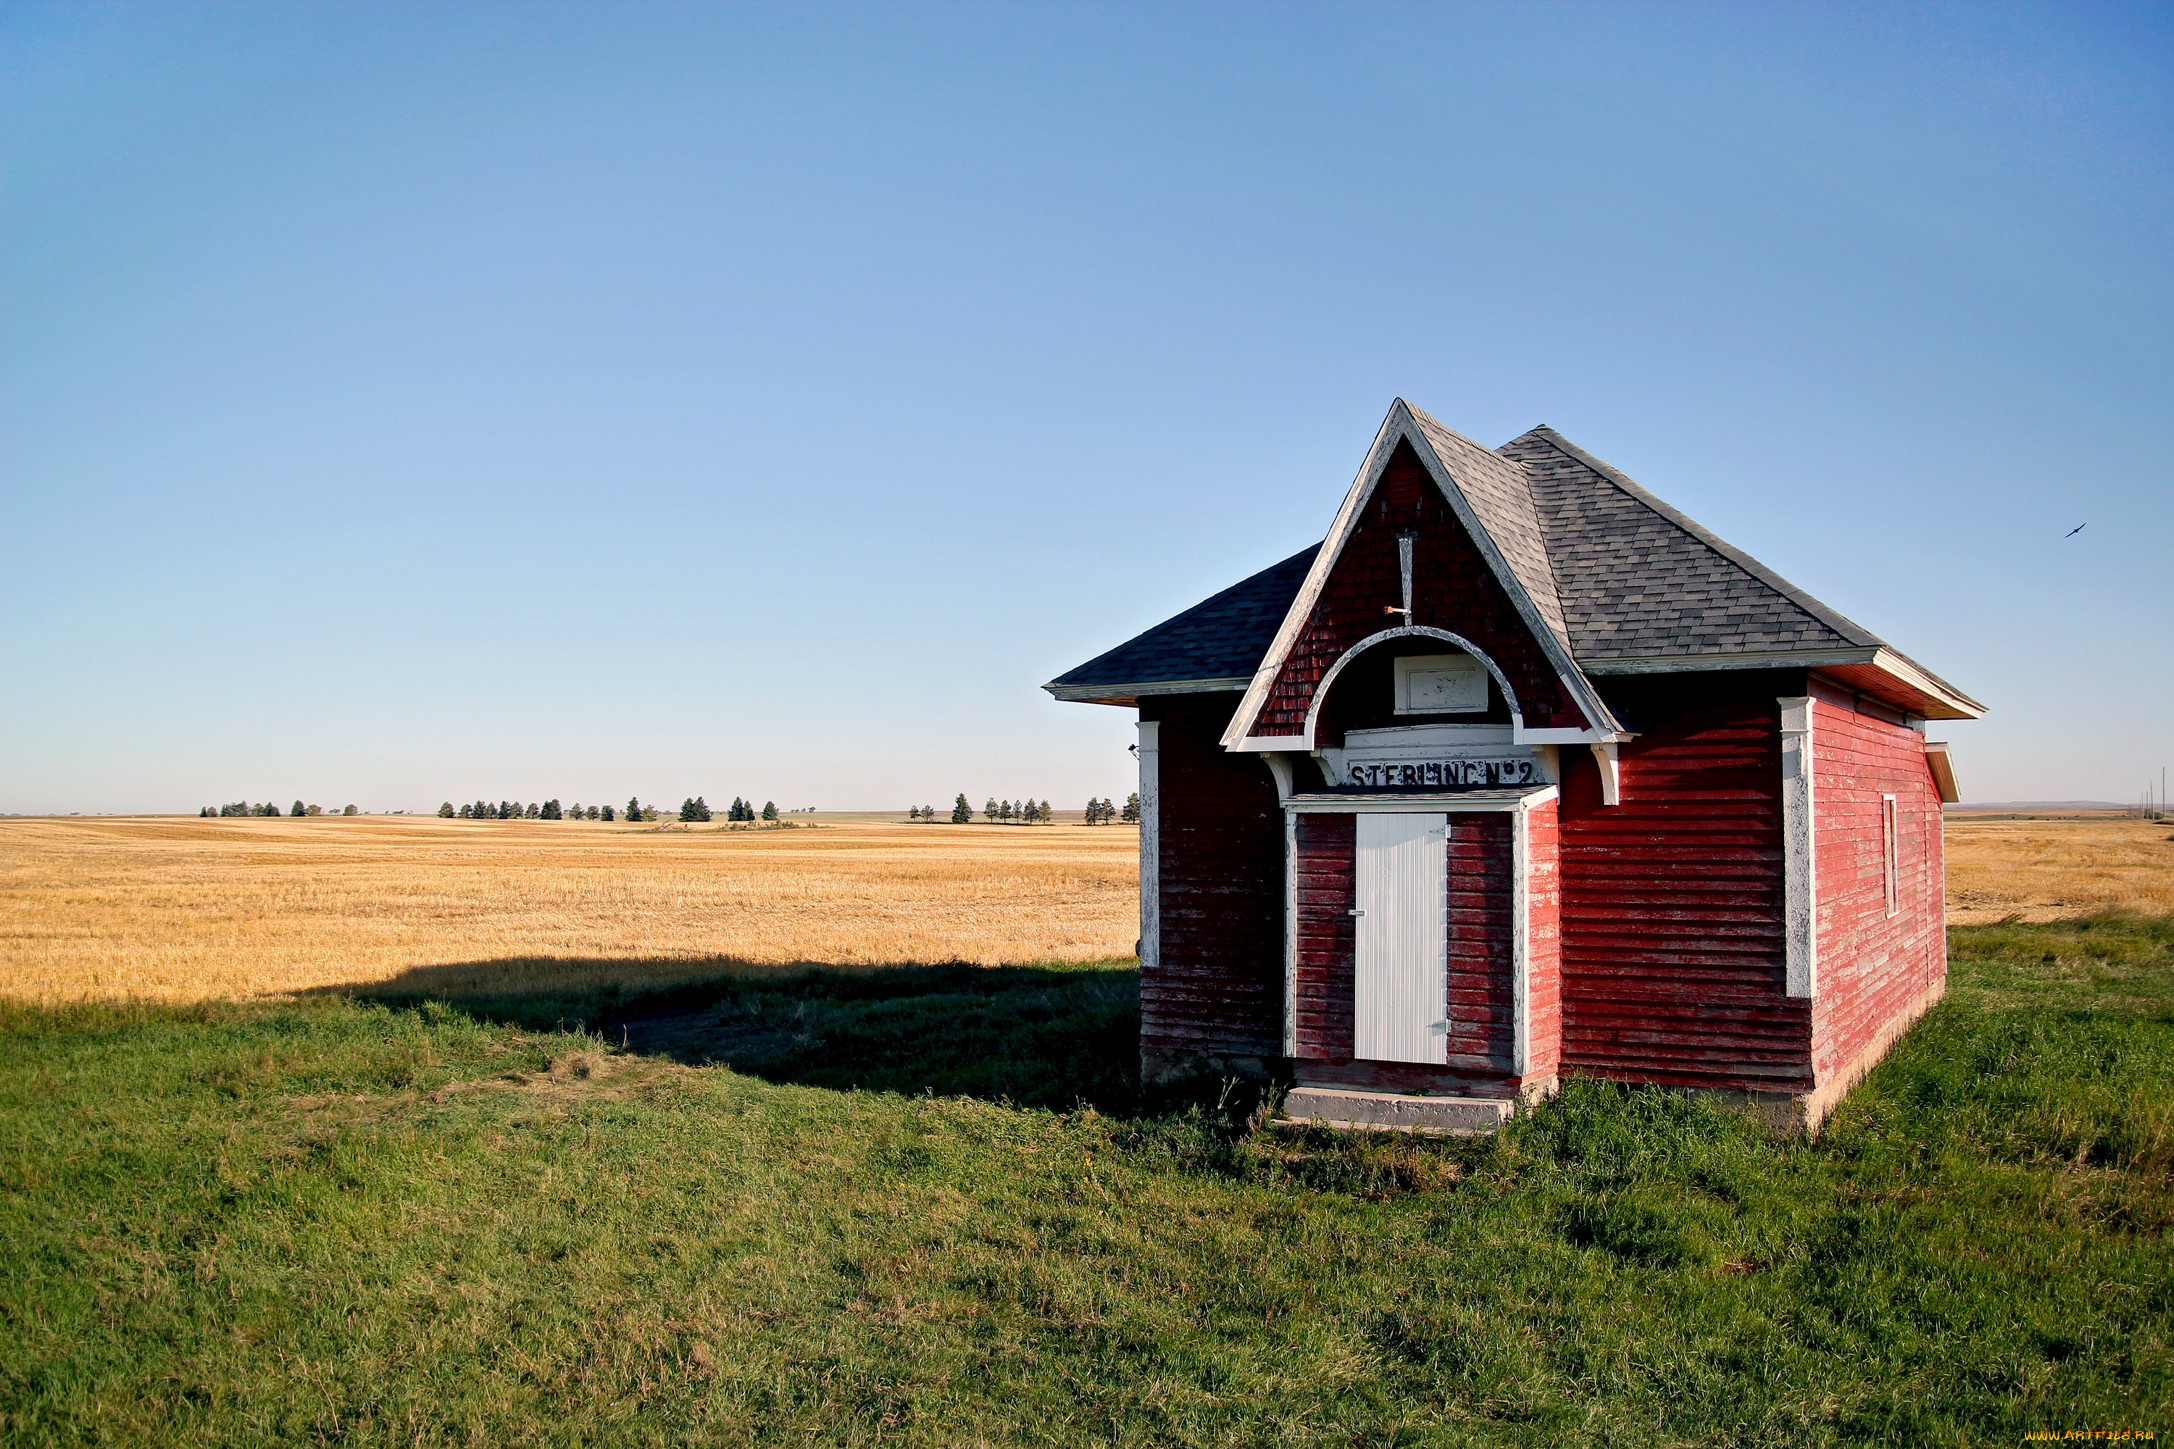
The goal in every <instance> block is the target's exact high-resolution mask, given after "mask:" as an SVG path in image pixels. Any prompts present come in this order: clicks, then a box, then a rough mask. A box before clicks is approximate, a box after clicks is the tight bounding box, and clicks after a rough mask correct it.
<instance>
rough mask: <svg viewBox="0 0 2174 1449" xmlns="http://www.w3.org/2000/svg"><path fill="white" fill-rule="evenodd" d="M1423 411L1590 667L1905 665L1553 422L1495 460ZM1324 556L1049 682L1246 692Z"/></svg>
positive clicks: (1512, 559)
mask: <svg viewBox="0 0 2174 1449" xmlns="http://www.w3.org/2000/svg"><path fill="white" fill-rule="evenodd" d="M1412 416H1413V418H1414V419H1415V420H1416V421H1417V422H1418V424H1419V427H1420V431H1421V432H1422V433H1423V434H1424V435H1425V438H1426V441H1427V443H1428V445H1429V446H1431V447H1432V448H1433V449H1434V452H1435V455H1436V458H1437V459H1438V461H1439V462H1440V463H1441V464H1442V466H1443V467H1444V468H1445V469H1446V470H1447V471H1448V473H1449V475H1450V478H1451V480H1452V481H1453V482H1454V483H1456V485H1457V487H1458V490H1459V491H1460V492H1461V493H1462V494H1463V496H1464V499H1465V501H1466V503H1467V504H1468V505H1469V506H1470V508H1471V510H1472V514H1473V516H1474V518H1476V519H1477V521H1478V522H1479V524H1480V527H1481V528H1482V529H1484V530H1485V531H1486V533H1487V535H1488V537H1489V538H1490V539H1491V540H1492V541H1493V543H1494V545H1495V548H1496V549H1497V550H1498V551H1499V552H1500V553H1501V555H1502V558H1503V560H1504V562H1505V563H1506V564H1507V565H1508V566H1509V568H1510V571H1511V572H1512V573H1514V574H1515V575H1516V576H1517V579H1518V582H1519V583H1520V584H1521V585H1522V586H1523V588H1524V591H1525V593H1526V594H1527V595H1528V596H1529V597H1530V598H1531V600H1532V602H1533V606H1534V609H1535V610H1536V611H1537V612H1538V614H1539V615H1540V618H1541V620H1542V622H1543V623H1544V624H1545V626H1546V627H1547V628H1549V629H1551V630H1553V631H1554V632H1555V634H1556V637H1557V638H1558V639H1559V640H1561V641H1562V642H1563V644H1564V647H1565V650H1566V652H1567V653H1568V654H1569V656H1570V657H1571V658H1572V659H1574V660H1576V661H1577V663H1578V664H1579V665H1580V666H1584V667H1594V668H1605V667H1606V666H1608V665H1610V664H1613V665H1614V666H1615V669H1614V670H1611V671H1609V672H1619V671H1621V670H1622V669H1624V668H1626V667H1628V668H1632V669H1636V668H1638V667H1639V666H1638V665H1636V664H1634V663H1629V661H1645V660H1650V661H1654V663H1655V665H1656V666H1657V667H1660V668H1664V669H1665V668H1668V667H1670V666H1669V665H1668V664H1667V663H1666V662H1665V661H1671V660H1684V661H1688V660H1690V659H1693V658H1701V659H1704V660H1705V661H1707V663H1706V664H1705V667H1707V668H1712V667H1716V663H1717V661H1722V662H1723V663H1722V667H1726V666H1725V660H1726V657H1727V656H1729V655H1732V654H1742V655H1747V656H1748V655H1758V656H1763V657H1762V659H1761V660H1760V664H1761V665H1762V666H1763V665H1766V664H1770V663H1773V662H1776V661H1775V660H1774V659H1773V656H1775V655H1777V654H1795V653H1805V654H1811V653H1816V652H1818V651H1824V650H1863V649H1879V650H1883V651H1885V654H1883V656H1882V657H1886V655H1894V657H1895V658H1897V659H1900V658H1901V656H1900V655H1899V654H1895V652H1894V651H1893V650H1892V649H1891V648H1890V647H1889V646H1887V645H1886V644H1885V642H1884V641H1883V640H1881V639H1880V638H1879V637H1878V636H1877V635H1875V634H1874V633H1872V631H1871V630H1869V629H1866V628H1865V627H1864V626H1863V625H1861V624H1858V623H1855V622H1853V621H1852V620H1850V619H1848V618H1845V617H1844V616H1843V615H1841V614H1839V613H1837V612H1835V611H1834V610H1833V609H1830V608H1828V607H1827V606H1826V605H1825V604H1822V603H1820V602H1819V600H1817V599H1815V598H1813V597H1812V596H1811V595H1810V594H1807V593H1805V592H1804V591H1803V590H1802V589H1800V588H1798V587H1797V586H1796V585H1794V584H1792V583H1790V582H1789V581H1788V580H1787V579H1784V578H1782V577H1781V576H1780V575H1778V574H1776V573H1774V572H1773V570H1771V569H1769V568H1767V567H1766V566H1765V565H1763V564H1761V563H1760V562H1759V561H1758V560H1756V559H1754V558H1752V557H1751V556H1750V555H1749V554H1746V553H1745V552H1743V551H1742V550H1741V549H1738V548H1735V547H1733V546H1731V545H1730V544H1728V543H1725V542H1723V541H1722V540H1721V539H1719V538H1716V537H1715V536H1714V535H1713V534H1711V533H1709V532H1707V531H1706V530H1705V529H1704V528H1701V527H1700V526H1699V525H1698V524H1697V523H1695V522H1693V521H1692V520H1691V519H1689V518H1686V517H1685V516H1684V515H1683V514H1681V513H1679V512H1677V511H1676V510H1675V509H1673V508H1671V507H1669V506H1668V505H1667V504H1666V503H1663V502H1662V501H1661V500H1660V499H1658V498H1656V497H1654V496H1653V495H1652V494H1650V493H1648V492H1646V490H1645V489H1643V488H1641V487H1639V486H1638V485H1637V484H1636V483H1633V482H1632V481H1631V480H1630V479H1629V478H1627V477H1625V476H1624V475H1623V474H1622V473H1620V472H1618V471H1617V470H1616V469H1614V468H1612V467H1610V466H1609V465H1608V464H1606V463H1604V462H1602V461H1601V460H1600V459H1598V458H1595V457H1593V456H1592V455H1591V454H1590V453H1587V452H1585V451H1584V450H1583V449H1581V448H1579V447H1577V446H1576V445H1575V444H1573V443H1571V442H1570V441H1569V440H1567V439H1566V438H1564V437H1563V436H1562V435H1561V434H1559V433H1557V432H1556V431H1555V430H1554V429H1553V428H1548V427H1538V428H1534V429H1533V430H1532V431H1530V432H1528V433H1526V434H1524V435H1523V436H1522V437H1519V438H1516V439H1514V440H1512V441H1510V442H1508V443H1505V444H1503V445H1502V447H1501V448H1499V449H1496V450H1493V451H1490V450H1488V449H1486V448H1482V447H1481V446H1480V445H1479V444H1477V443H1475V442H1473V441H1472V440H1471V439H1470V438H1467V437H1464V436H1463V435H1461V434H1459V433H1455V432H1452V431H1451V430H1450V429H1448V428H1445V427H1443V426H1442V425H1441V424H1440V423H1439V422H1437V421H1435V420H1434V419H1433V418H1431V417H1428V416H1427V415H1426V414H1425V413H1423V412H1420V411H1419V410H1418V409H1416V408H1414V409H1412ZM1319 549H1320V545H1319V544H1316V545H1314V547H1312V548H1309V549H1306V550H1304V551H1303V552H1301V553H1296V554H1293V555H1292V556H1291V557H1290V558H1287V559H1285V560H1284V561H1283V562H1282V563H1279V564H1276V565H1275V566H1273V567H1271V568H1267V569H1263V570H1262V571H1261V572H1259V573H1257V574H1255V575H1253V577H1251V578H1249V579H1247V580H1245V581H1244V582H1243V583H1240V584H1237V585H1235V586H1234V587H1232V588H1228V589H1225V590H1224V591H1223V592H1221V593H1219V594H1217V595H1215V596H1214V597H1213V598H1211V599H1208V600H1206V601H1205V602H1202V603H1200V604H1196V605H1195V606H1193V607H1192V608H1190V609H1188V610H1186V611H1185V612H1184V613H1182V614H1180V615H1178V616H1177V617H1176V618H1174V619H1170V620H1168V621H1166V622H1164V623H1161V624H1158V625H1156V626H1155V627H1154V628H1152V629H1150V630H1148V631H1147V632H1146V633H1144V634H1142V635H1140V636H1139V637H1137V638H1135V639H1131V640H1128V641H1127V642H1126V643H1123V644H1120V645H1119V646H1118V647H1117V648H1115V649H1112V650H1111V651H1109V652H1108V653H1107V654H1103V655H1100V656H1098V657H1097V658H1094V659H1090V660H1089V661H1087V663H1085V664H1082V665H1080V666H1079V667H1078V668H1077V669H1074V670H1071V671H1070V672H1068V673H1066V674H1063V675H1061V676H1059V677H1058V678H1057V679H1055V680H1052V681H1051V682H1050V683H1049V684H1048V685H1046V686H1044V687H1045V688H1047V689H1049V690H1050V691H1051V692H1053V693H1056V694H1058V695H1059V696H1060V697H1065V698H1100V697H1114V695H1115V691H1113V692H1112V694H1111V695H1109V696H1102V695H1097V694H1096V693H1095V692H1094V691H1095V688H1096V687H1098V686H1103V685H1131V684H1140V685H1145V684H1158V683H1159V684H1177V685H1179V686H1180V687H1183V686H1184V685H1185V684H1186V683H1187V682H1191V683H1192V685H1193V687H1195V688H1199V687H1202V686H1203V685H1204V684H1205V683H1206V682H1207V681H1210V680H1213V681H1216V682H1217V687H1231V688H1236V687H1240V686H1241V685H1242V684H1243V682H1244V681H1245V679H1246V678H1247V677H1248V676H1250V675H1252V673H1253V672H1254V671H1255V670H1256V669H1257V668H1259V666H1260V662H1261V658H1262V656H1263V655H1264V654H1266V652H1267V651H1268V648H1269V646H1270V645H1271V644H1272V643H1273V642H1274V641H1275V637H1276V631H1277V628H1278V626H1279V625H1280V624H1281V623H1282V622H1283V617H1284V615H1285V614H1286V613H1288V612H1289V610H1290V606H1291V601H1292V600H1293V599H1294V598H1295V597H1297V595H1298V591H1299V588H1300V586H1301V585H1302V584H1303V583H1304V582H1305V579H1306V574H1307V570H1308V569H1309V567H1310V566H1311V565H1312V562H1313V558H1314V555H1315V554H1316V553H1317V552H1318V551H1319ZM1830 662H1832V661H1831V659H1830ZM1903 662H1904V663H1908V661H1907V660H1904V661H1903ZM1679 667H1680V666H1679ZM1910 667H1911V668H1913V669H1915V668H1918V666H1916V665H1914V664H1911V665H1910ZM1928 678H1931V679H1932V682H1933V683H1934V684H1937V685H1940V686H1941V687H1942V688H1945V689H1948V690H1950V691H1952V690H1953V686H1951V685H1946V684H1945V683H1944V682H1943V681H1940V680H1938V679H1937V678H1936V677H1932V676H1928Z"/></svg>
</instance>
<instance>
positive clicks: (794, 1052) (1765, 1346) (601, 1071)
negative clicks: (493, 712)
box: [0, 918, 2174, 1445]
mask: <svg viewBox="0 0 2174 1449" xmlns="http://www.w3.org/2000/svg"><path fill="white" fill-rule="evenodd" d="M1956 945H1957V950H1956V963H1955V985H1954V990H1953V992H1952V993H1951V995H1950V997H1949V999H1948V1000H1947V1001H1946V1002H1944V1003H1943V1004H1942V1005H1941V1006H1940V1007H1939V1008H1938V1009H1937V1010H1936V1011H1935V1012H1934V1013H1933V1015H1932V1016H1930V1017H1929V1018H1928V1019H1927V1020H1926V1021H1925V1022H1924V1023H1922V1024H1921V1025H1920V1026H1919V1027H1918V1028H1917V1029H1916V1030H1915V1031H1913V1032H1912V1033H1911V1034H1910V1036H1909V1037H1908V1038H1907V1039H1906V1040H1905V1041H1904V1042H1903V1043H1902V1045H1901V1046H1900V1048H1899V1049H1898V1050H1897V1051H1896V1052H1895V1053H1894V1055H1893V1056H1892V1057H1890V1059H1889V1060H1888V1061H1887V1062H1886V1063H1885V1064H1884V1065H1883V1066H1882V1067H1881V1068H1880V1069H1879V1070H1878V1071H1877V1072H1876V1073H1875V1074H1874V1075H1873V1076H1872V1077H1871V1078H1870V1079H1869V1080H1868V1081H1867V1082H1866V1083H1865V1085H1864V1086H1863V1087H1862V1088H1860V1089H1859V1090H1858V1091H1857V1092H1856V1093H1855V1094H1854V1095H1853V1096H1852V1097H1851V1099H1850V1100H1849V1101H1848V1102H1847V1103H1846V1104H1845V1105H1844V1106H1843V1108H1842V1109H1841V1110H1840V1111H1839V1113H1838V1114H1837V1115H1836V1117H1835V1118H1834V1120H1833V1121H1832V1123H1831V1125H1830V1127H1829V1129H1828V1130H1827V1132H1826V1133H1825V1134H1824V1135H1823V1136H1822V1137H1821V1138H1820V1140H1819V1141H1817V1142H1816V1143H1811V1144H1805V1143H1790V1142H1777V1141H1774V1140H1772V1139H1769V1138H1767V1137H1765V1136H1763V1135H1761V1134H1760V1133H1758V1132H1757V1131H1755V1130H1753V1129H1751V1128H1749V1127H1748V1126H1746V1125H1745V1124H1744V1123H1743V1122H1742V1121H1740V1120H1738V1119H1736V1118H1734V1117H1731V1116H1729V1115H1728V1114H1725V1113H1722V1112H1718V1111H1715V1110H1713V1109H1711V1108H1708V1107H1704V1106H1700V1105H1696V1104H1689V1103H1685V1102H1683V1101H1680V1100H1678V1099H1676V1098H1673V1097H1669V1096H1666V1095H1662V1094H1653V1093H1644V1094H1639V1093H1623V1092H1619V1091H1617V1090H1614V1089H1611V1088H1607V1087H1603V1086H1599V1085H1596V1084H1573V1085H1572V1086H1571V1087H1570V1088H1569V1089H1568V1090H1566V1091H1565V1093H1564V1094H1563V1096H1562V1097H1561V1098H1559V1099H1558V1100H1557V1101H1556V1102H1554V1103H1552V1104H1550V1105H1549V1106H1547V1107H1545V1108H1544V1109H1542V1110H1541V1111H1539V1112H1538V1113H1536V1114H1534V1115H1533V1116H1531V1117H1530V1118H1527V1119H1524V1120H1521V1121H1519V1122H1517V1123H1516V1124H1514V1125H1513V1126H1512V1128H1511V1129H1510V1130H1509V1131H1507V1132H1505V1133H1504V1134H1503V1135H1502V1136H1501V1137H1499V1138H1496V1139H1488V1140H1479V1141H1467V1142H1426V1141H1413V1140H1409V1139H1401V1138H1400V1139H1396V1140H1358V1141H1351V1140H1340V1139H1337V1138H1335V1137H1333V1136H1330V1135H1327V1134H1315V1135H1309V1136H1303V1137H1291V1136H1286V1135H1282V1134H1279V1133H1276V1132H1261V1133H1248V1132H1246V1131H1244V1130H1243V1126H1244V1124H1243V1122H1242V1120H1239V1119H1241V1118H1242V1117H1243V1109H1244V1106H1245V1104H1243V1103H1237V1104H1225V1106H1226V1110H1217V1104H1213V1103H1209V1104H1201V1105H1196V1106H1194V1107H1193V1108H1191V1109H1190V1110H1185V1111H1174V1112H1172V1111H1164V1112H1160V1113H1149V1112H1146V1111H1143V1110H1142V1107H1141V1104H1140V1103H1138V1102H1137V1101H1136V1100H1135V1095H1134V1089H1133V1079H1132V1075H1131V1072H1132V1059H1133V1032H1134V1030H1135V1028H1136V1015H1135V1012H1136V1008H1135V1005H1134V1002H1135V992H1136V984H1135V983H1136V978H1135V977H1134V975H1133V973H1132V972H1131V971H1130V970H1129V969H1127V968H1128V967H1129V963H1122V964H1119V963H1107V964H1101V965H1074V966H1063V967H1043V968H1034V967H1006V968H997V969H988V970H975V969H968V968H948V969H918V970H915V969H909V970H899V971H891V972H875V973H867V974H863V975H859V976H850V975H848V976H840V975H829V976H816V977H806V978H802V979H800V980H797V981H769V982H759V981H725V982H715V983H710V984H708V985H683V986H680V987H677V988H675V989H674V990H673V991H672V992H671V993H670V994H669V995H668V996H666V997H665V998H664V999H662V1000H657V1001H649V1002H635V1001H632V1000H630V999H629V998H628V996H627V995H625V994H624V993H614V992H610V991H597V990H590V991H586V992H580V991H575V992H570V993H569V992H546V993H542V994H538V995H516V996H505V997H502V998H499V999H496V1000H477V1001H474V1002H471V1003H470V1004H469V1005H467V1006H466V1007H464V1008H461V1009H454V1008H450V1007H446V1006H442V1005H433V1004H413V1003H406V1002H398V1001H395V1002H391V1003H387V1002H371V1001H367V1000H357V999H353V998H349V997H345V996H329V997H321V998H314V999H308V998H305V999H299V1000H293V1001H286V1002H259V1003H244V1004H218V1003H200V1004H195V1005H178V1004H149V1003H96V1004H83V1005H77V1006H72V1007H60V1008H33V1007H25V1006H14V1007H6V1008H0V1032H4V1034H5V1039H6V1049H5V1050H4V1051H0V1318H4V1321H5V1325H6V1340H5V1341H6V1343H7V1345H8V1350H7V1352H6V1353H5V1354H4V1355H0V1439H4V1440H5V1441H6V1442H8V1443H11V1444H44V1443H54V1444H89V1443H101V1444H171V1443H209V1444H265V1445H270V1444H292V1443H327V1444H330V1443H338V1444H386V1445H391V1444H403V1445H407V1444H538V1445H544V1444H550V1445H558V1444H569V1445H570V1444H594V1443H604V1442H612V1443H631V1444H660V1445H661V1444H685V1443H717V1444H754V1443H777V1444H878V1443H894V1444H945V1445H952V1444H1005V1445H1009V1444H1100V1443H1120V1444H1204V1445H1205V1444H1217V1445H1222V1444H1231V1445H1236V1444H1267V1443H1289V1444H1337V1445H1344V1444H1361V1443H1363V1444H1388V1443H1396V1444H1404V1445H1411V1444H1532V1445H1543V1444H1544V1445H1561V1444H1670V1445H1679V1444H1680V1445H1691V1444H1699V1445H1705V1444H1774V1445H1784V1444H1791V1445H1793V1444H1883V1445H1884V1444H1901V1443H1909V1444H1965V1443H1986V1444H1992V1443H2000V1444H2009V1443H2015V1442H2018V1440H2019V1439H2020V1438H2021V1436H2022V1435H2023V1434H2024V1433H2025V1432H2026V1431H2031V1430H2042V1429H2053V1430H2063V1429H2154V1430H2157V1431H2158V1432H2160V1433H2165V1432H2168V1431H2169V1430H2174V1415H2170V1413H2169V1406H2170V1396H2174V1377H2170V1375H2174V1253H2169V1251H2168V1243H2167V1230H2168V1227H2169V1224H2170V1222H2174V922H2168V921H2157V922H2153V921H2149V920H2142V919H2136V918H2127V919H2105V920H2099V921H2093V922H2088V923H2083V924H2068V925H2056V926H2033V925H2024V924H2016V925H2008V926H1997V927H1982V928H1965V929H1963V930H1960V931H1959V932H1958V933H1957V943H1956ZM637 1007H639V1008H640V1009H639V1010H638V1011H637V1010H636V1008H637ZM630 1015H632V1016H634V1017H635V1018H636V1019H637V1020H639V1021H641V1022H643V1023H645V1027H644V1031H645V1032H646V1033H647V1034H646V1035H637V1034H636V1033H634V1032H632V1031H630V1030H627V1029H626V1028H624V1027H622V1026H620V1025H619V1023H620V1022H621V1021H622V1020H624V1019H625V1018H627V1017H629V1016H630ZM562 1021H563V1022H566V1023H567V1024H568V1025H569V1026H573V1025H574V1024H576V1023H579V1024H580V1026H581V1027H582V1028H584V1030H582V1031H571V1030H563V1031H562V1030H557V1029H555V1024H556V1023H558V1022H562ZM622 1031H625V1032H626V1035H625V1037H624V1038H623V1039H625V1040H628V1041H629V1043H630V1044H629V1046H627V1047H626V1048H621V1047H620V1046H619V1045H618V1042H619V1041H620V1040H621V1039H622V1036H621V1033H622ZM720 1057H721V1058H723V1059H724V1060H726V1061H731V1062H733V1063H734V1065H732V1066H724V1065H715V1064H710V1065H703V1064H702V1063H704V1062H706V1061H713V1060H714V1059H716V1058H720Z"/></svg>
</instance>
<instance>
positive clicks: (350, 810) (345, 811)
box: [340, 805, 362, 815]
mask: <svg viewBox="0 0 2174 1449" xmlns="http://www.w3.org/2000/svg"><path fill="white" fill-rule="evenodd" d="M340 813H341V814H342V815H360V814H361V813H362V812H361V811H360V810H357V809H356V808H355V807H354V806H352V805H347V806H343V807H342V808H341V810H340Z"/></svg>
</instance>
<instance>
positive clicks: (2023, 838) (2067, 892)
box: [1947, 818, 2174, 926]
mask: <svg viewBox="0 0 2174 1449" xmlns="http://www.w3.org/2000/svg"><path fill="white" fill-rule="evenodd" d="M1947 855H1948V922H1949V924H1950V925H1957V926H1974V925H1984V924H1986V923H1988V922H1992V921H2000V920H2005V919H2007V918H2008V917H2010V916H2020V917H2021V918H2022V919H2024V920H2026V921H2054V920H2063V919H2068V918H2071V917H2075V916H2085V915H2091V914H2093V913H2095V912H2098V911H2106V910H2127V911H2139V912H2142V913H2144V914H2146V915H2174V824H2170V823H2168V822H2166V821H2163V820H2161V821H2150V820H2119V819H2115V820H2108V819H2104V818H2101V819H2082V820H1950V821H1949V822H1948V823H1947Z"/></svg>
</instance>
